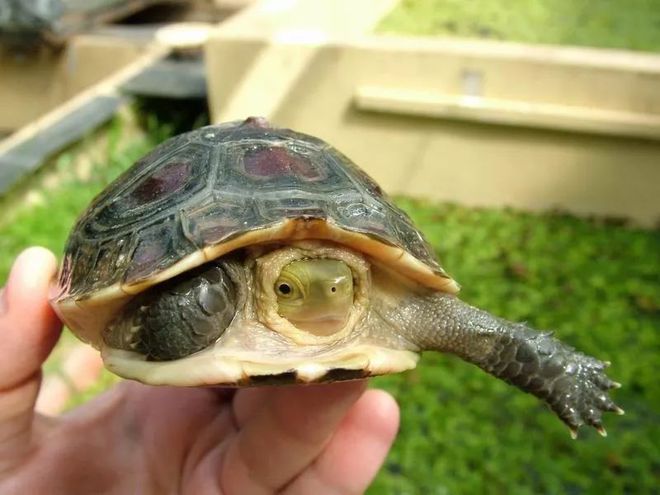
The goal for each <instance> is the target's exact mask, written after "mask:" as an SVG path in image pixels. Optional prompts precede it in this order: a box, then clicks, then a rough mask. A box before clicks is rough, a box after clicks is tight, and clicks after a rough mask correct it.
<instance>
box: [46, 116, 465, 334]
mask: <svg viewBox="0 0 660 495" xmlns="http://www.w3.org/2000/svg"><path fill="white" fill-rule="evenodd" d="M289 239H327V240H332V241H334V242H338V243H340V244H344V245H348V246H350V247H352V248H353V249H356V250H358V251H361V252H364V253H366V254H368V255H371V256H373V257H375V258H377V259H379V260H381V261H382V262H384V263H387V264H391V265H393V266H394V267H395V268H397V270H398V271H399V272H400V273H403V274H405V275H407V276H409V277H410V278H412V279H414V280H416V281H418V282H419V283H421V284H424V285H427V286H429V287H432V288H435V289H438V290H444V291H448V292H456V291H457V290H458V288H457V285H456V283H455V282H454V281H453V280H452V279H451V278H450V277H449V276H448V275H446V273H445V272H444V271H443V270H442V268H441V267H440V266H439V264H438V262H437V261H436V258H435V255H434V254H433V251H432V250H431V248H430V247H429V245H428V243H427V242H426V241H425V240H424V237H423V236H422V234H421V233H420V232H419V231H418V230H417V229H416V228H415V227H414V226H413V224H412V222H411V220H410V219H409V217H408V216H407V215H406V214H405V213H404V212H403V211H401V210H400V209H399V208H397V207H396V206H395V205H394V204H393V203H392V202H391V201H390V200H389V198H388V197H387V196H386V195H385V194H384V193H383V191H382V190H381V189H380V187H379V186H378V185H377V184H376V183H375V182H374V180H373V179H371V178H370V177H369V176H368V175H367V174H366V173H365V172H364V171H362V170H361V169H360V168H358V167H357V166H356V165H355V164H354V163H353V162H351V161H350V160H349V159H348V158H347V157H346V156H344V155H343V154H341V153H340V152H339V151H337V150H336V149H334V148H333V147H332V146H330V145H329V144H327V143H326V142H324V141H322V140H320V139H318V138H315V137H312V136H309V135H305V134H301V133H298V132H294V131H292V130H290V129H281V128H274V127H271V126H270V125H269V124H268V122H266V121H265V120H264V119H261V118H249V119H247V120H245V121H243V122H230V123H226V124H222V125H215V126H207V127H203V128H200V129H197V130H194V131H192V132H188V133H185V134H182V135H179V136H177V137H174V138H172V139H169V140H167V141H165V142H164V143H162V144H161V145H160V146H158V147H157V148H155V149H154V150H153V151H152V152H151V153H149V154H148V155H147V156H145V157H144V158H142V159H141V160H140V161H138V162H137V163H136V164H135V165H134V166H133V167H132V168H130V169H129V170H128V171H126V172H125V173H124V174H123V175H121V176H120V177H119V178H118V179H116V180H115V181H114V182H113V183H112V184H110V185H109V186H108V187H107V189H106V190H105V191H103V192H102V193H101V194H100V195H99V196H98V197H97V198H96V199H95V200H94V201H93V202H92V204H91V205H90V206H89V208H88V209H87V210H86V211H85V212H84V213H83V215H82V216H81V218H80V219H79V221H78V222H77V224H76V225H75V227H74V228H73V230H72V232H71V234H70V237H69V240H68V243H67V247H66V251H65V254H64V260H63V264H62V269H61V272H60V277H59V283H58V289H57V291H56V293H55V295H54V302H55V307H56V309H58V308H59V309H60V311H58V312H59V313H60V316H62V317H63V319H64V320H65V322H67V323H69V322H68V321H67V320H68V319H70V318H69V317H70V316H71V314H73V310H67V309H66V308H67V306H70V305H71V304H75V305H77V306H78V307H80V306H81V304H82V305H83V306H84V305H85V301H87V304H92V303H95V304H93V305H95V306H103V305H104V304H106V303H107V302H108V301H111V300H114V299H117V300H120V299H122V297H124V296H126V295H127V294H129V295H132V294H136V293H139V292H141V291H143V290H144V289H146V288H147V287H150V286H152V285H154V284H156V283H159V282H161V281H163V280H166V279H168V278H171V277H173V276H175V275H177V274H179V273H182V272H184V271H187V270H189V269H191V268H193V267H195V266H198V265H200V264H202V263H204V262H206V261H208V260H210V259H214V258H216V257H218V256H222V255H223V254H225V253H227V252H230V251H233V250H235V249H238V248H241V247H245V246H248V245H252V244H256V243H262V242H273V241H286V240H289ZM124 298H125V297H124ZM70 326H71V325H70ZM73 326H74V328H75V327H76V326H80V325H76V324H75V322H73Z"/></svg>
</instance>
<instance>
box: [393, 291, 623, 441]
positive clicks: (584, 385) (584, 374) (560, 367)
mask: <svg viewBox="0 0 660 495" xmlns="http://www.w3.org/2000/svg"><path fill="white" fill-rule="evenodd" d="M390 311H391V312H396V314H392V313H391V312H390V314H389V316H387V313H388V312H381V315H383V316H385V318H386V319H389V318H392V317H394V318H396V319H397V322H398V323H397V325H398V326H399V328H401V330H403V336H404V337H405V338H407V339H409V340H410V341H411V342H412V343H413V344H415V345H416V346H417V347H418V348H419V349H420V350H435V351H441V352H449V353H452V354H456V355H458V356H459V357H461V358H463V359H465V360H466V361H469V362H471V363H473V364H476V365H477V366H479V367H480V368H481V369H483V370H484V371H487V372H488V373H491V374H492V375H494V376H496V377H498V378H501V379H502V380H505V381H506V382H508V383H510V384H512V385H515V386H516V387H518V388H520V389H521V390H523V391H525V392H528V393H531V394H534V395H535V396H537V397H539V398H540V399H542V400H544V401H545V402H546V403H547V404H548V405H549V406H550V408H551V409H552V410H553V411H554V412H555V414H557V416H558V417H559V418H560V419H561V420H562V421H564V423H566V424H567V425H568V427H569V428H570V429H571V435H572V436H573V438H575V437H576V436H577V429H578V427H579V426H581V425H582V424H585V423H586V424H588V425H591V426H593V427H595V428H596V429H597V430H598V432H599V433H600V434H601V435H603V436H604V435H605V434H606V433H605V429H604V428H603V426H602V423H601V416H602V413H603V411H612V412H615V413H618V414H623V410H622V409H620V408H619V407H618V406H617V405H616V404H615V403H614V402H613V401H612V400H611V399H610V398H609V396H608V390H609V389H612V388H618V387H619V386H620V384H618V383H616V382H614V381H612V380H610V379H609V378H608V377H607V376H606V375H605V368H606V367H607V366H608V365H609V363H607V362H603V361H599V360H598V359H596V358H593V357H591V356H587V355H585V354H582V353H581V352H577V351H575V349H573V348H572V347H570V346H568V345H566V344H563V343H562V342H560V341H559V340H557V339H555V338H554V337H552V333H551V332H538V331H536V330H533V329H531V328H530V327H528V326H526V325H525V324H523V323H513V322H509V321H506V320H504V319H502V318H497V317H495V316H493V315H491V314H489V313H487V312H486V311H482V310H480V309H477V308H475V307H472V306H470V305H468V304H466V303H464V302H463V301H461V300H460V299H458V298H457V297H455V296H452V295H448V294H442V293H432V294H428V295H424V296H417V297H411V298H410V299H408V301H407V302H405V303H404V304H402V305H399V306H398V308H390ZM390 321H391V320H390ZM402 323H403V326H402V325H401V324H402ZM402 327H403V328H402Z"/></svg>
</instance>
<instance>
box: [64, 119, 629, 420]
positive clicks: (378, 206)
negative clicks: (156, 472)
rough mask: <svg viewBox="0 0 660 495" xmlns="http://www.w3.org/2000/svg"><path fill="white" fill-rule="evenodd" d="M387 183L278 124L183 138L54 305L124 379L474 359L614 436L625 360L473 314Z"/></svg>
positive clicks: (145, 170) (311, 374)
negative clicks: (617, 373) (613, 364)
mask: <svg viewBox="0 0 660 495" xmlns="http://www.w3.org/2000/svg"><path fill="white" fill-rule="evenodd" d="M457 292H458V285H457V284H456V282H454V280H452V279H451V277H449V276H448V275H447V274H446V273H445V272H444V271H443V269H442V268H441V267H440V265H439V264H438V263H437V261H436V259H435V256H434V254H433V252H432V250H431V249H430V247H429V246H428V244H427V243H426V241H425V240H424V238H423V236H422V235H421V234H420V233H419V232H418V231H417V229H416V228H415V227H414V226H413V225H412V223H411V221H410V219H409V218H408V217H407V216H406V215H405V213H403V212H402V211H401V210H400V209H398V208H397V207H396V206H394V205H393V204H392V203H391V202H390V200H389V199H388V198H387V196H386V195H385V194H384V193H383V192H382V191H381V190H380V188H379V187H378V185H377V184H376V183H375V182H374V181H373V180H372V179H371V178H369V177H368V176H367V175H366V174H365V173H364V172H362V171H361V170H360V169H359V168H358V167H357V166H356V165H354V164H353V163H352V162H351V161H350V160H349V159H348V158H346V157H345V156H344V155H342V154H341V153H339V152H338V151H337V150H335V149H334V148H332V147H331V146H330V145H328V144H327V143H325V142H323V141H321V140H320V139H317V138H314V137H311V136H308V135H304V134H300V133H297V132H294V131H291V130H288V129H279V128H274V127H271V126H270V124H268V122H266V121H265V120H264V119H260V118H250V119H247V120H246V121H244V122H231V123H228V124H223V125H219V126H209V127H204V128H202V129H199V130H196V131H192V132H189V133H186V134H183V135H180V136H178V137H175V138H172V139H170V140H168V141H167V142H165V143H164V144H162V145H161V146H159V147H157V148H156V149H155V150H154V151H153V152H152V153H150V154H149V155H147V156H146V157H144V158H143V159H142V160H140V161H139V162H138V163H137V164H135V166H134V167H133V168H131V169H130V170H128V171H127V172H126V173H124V174H123V175H122V176H121V177H119V178H118V179H117V180H116V181H115V182H114V183H112V184H111V185H110V186H109V187H108V188H107V189H106V190H105V191H104V192H103V193H101V195H99V196H98V197H97V198H96V199H95V200H94V201H93V203H92V204H91V205H90V206H89V208H88V209H87V211H86V212H85V213H84V214H83V216H82V217H81V218H80V220H79V221H78V223H77V224H76V226H75V227H74V229H73V231H72V232H71V235H70V238H69V241H68V245H67V248H66V253H65V256H64V260H63V264H62V269H61V272H60V277H59V283H58V287H57V290H56V292H55V294H54V296H53V300H52V302H53V306H54V308H55V310H56V311H57V312H58V314H59V315H60V317H61V318H62V320H63V321H64V322H65V323H66V324H67V325H68V326H69V328H71V329H72V330H73V331H74V332H75V333H76V334H77V335H78V336H79V337H80V338H81V339H83V340H84V341H86V342H89V343H91V344H92V345H94V346H96V347H98V348H100V349H101V352H102V356H103V358H104V361H105V364H106V366H107V367H108V368H109V369H110V370H112V371H114V372H115V373H117V374H119V375H122V376H124V377H127V378H132V379H136V380H140V381H142V382H145V383H152V384H170V385H182V386H198V385H254V384H271V383H274V384H281V383H290V382H302V383H310V382H323V381H335V380H344V379H354V378H359V377H365V376H371V375H378V374H384V373H392V372H398V371H403V370H406V369H410V368H413V367H414V366H415V365H416V363H417V359H418V355H419V352H420V351H424V350H435V351H440V352H449V353H453V354H456V355H458V356H460V357H461V358H463V359H464V360H466V361H468V362H471V363H473V364H475V365H477V366H479V367H480V368H482V369H483V370H485V371H487V372H489V373H491V374H493V375H495V376H496V377H498V378H501V379H503V380H505V381H507V382H508V383H511V384H513V385H515V386H517V387H518V388H520V389H522V390H524V391H525V392H529V393H532V394H534V395H536V396H537V397H539V398H541V399H543V400H544V401H545V402H546V403H547V404H548V405H549V406H550V407H551V409H552V410H553V411H554V412H555V413H556V414H557V415H558V416H559V417H560V418H561V419H562V420H563V421H564V422H565V423H566V424H567V425H568V426H569V427H570V428H571V431H572V432H573V433H575V432H576V430H577V428H578V427H579V426H580V425H581V424H584V423H587V424H589V425H591V426H594V427H596V428H597V429H598V430H599V431H600V432H601V433H604V429H603V428H602V425H601V415H602V412H603V411H613V412H618V413H622V411H621V409H619V408H618V407H617V406H616V405H615V404H614V403H613V402H612V401H611V399H610V398H609V397H608V394H607V391H608V390H609V389H610V388H614V387H616V386H618V384H617V383H615V382H612V381H611V380H609V379H608V378H607V377H606V375H605V373H604V369H605V367H606V366H607V363H605V362H602V361H599V360H597V359H595V358H592V357H589V356H586V355H584V354H581V353H579V352H576V351H575V350H573V349H572V348H571V347H569V346H566V345H565V344H562V343H561V342H560V341H558V340H556V339H555V338H553V337H552V336H551V334H550V333H547V332H546V333H540V332H537V331H535V330H533V329H531V328H529V327H527V326H526V325H524V324H522V323H512V322H508V321H506V320H503V319H501V318H497V317H495V316H492V315H490V314H488V313H487V312H485V311H482V310H479V309H477V308H474V307H472V306H469V305H467V304H465V303H463V302H462V301H460V300H459V299H458V298H457V297H456V293H457Z"/></svg>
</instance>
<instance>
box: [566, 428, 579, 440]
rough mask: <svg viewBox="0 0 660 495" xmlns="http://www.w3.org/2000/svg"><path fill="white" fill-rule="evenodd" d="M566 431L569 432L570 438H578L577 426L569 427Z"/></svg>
mask: <svg viewBox="0 0 660 495" xmlns="http://www.w3.org/2000/svg"><path fill="white" fill-rule="evenodd" d="M568 432H569V433H570V434H571V438H572V439H573V440H577V438H578V429H577V428H569V429H568Z"/></svg>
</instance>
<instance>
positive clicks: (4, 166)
mask: <svg viewBox="0 0 660 495" xmlns="http://www.w3.org/2000/svg"><path fill="white" fill-rule="evenodd" d="M169 53H170V48H168V47H165V46H162V45H156V44H154V45H152V46H150V47H149V48H148V49H147V50H146V52H145V53H144V54H143V55H142V56H140V57H139V58H138V59H136V60H135V61H134V62H133V63H131V64H130V65H128V66H126V67H124V68H123V69H122V70H120V71H118V72H117V73H115V74H113V75H112V76H110V77H108V78H106V79H104V80H103V81H101V82H100V83H98V84H96V85H94V86H92V87H90V88H89V89H87V90H85V91H83V92H82V93H80V94H78V95H77V96H75V97H74V98H72V99H71V100H69V101H68V102H66V103H64V104H63V105H61V106H59V107H57V108H56V109H55V110H53V111H51V112H49V113H47V114H46V115H44V116H43V117H42V118H40V119H39V120H37V121H35V122H34V123H32V124H29V125H27V126H25V127H23V128H22V129H20V130H18V131H17V132H15V133H14V134H12V135H11V136H9V137H8V138H6V139H5V140H3V141H0V193H2V192H4V191H7V190H8V189H9V188H10V187H11V186H12V185H13V184H14V183H15V182H16V181H18V180H19V179H20V178H21V177H23V176H24V175H25V174H27V173H29V172H31V171H33V170H35V169H36V168H38V167H39V165H40V164H41V163H42V162H43V160H44V159H45V158H47V157H48V156H49V155H50V154H52V153H54V152H56V151H58V150H60V149H62V148H63V147H65V146H66V145H68V144H70V143H71V142H73V141H75V140H76V139H79V138H80V137H82V136H83V135H84V134H85V133H87V132H89V131H90V130H91V129H93V128H94V127H96V126H98V125H99V124H100V123H102V122H103V121H104V120H107V119H109V118H110V117H111V116H112V114H113V113H114V112H115V111H116V110H117V109H118V108H119V106H120V101H121V96H120V92H119V90H120V88H121V86H122V85H123V84H124V83H126V82H127V81H129V80H131V79H133V78H134V77H135V76H136V75H138V74H140V73H141V72H143V71H144V70H146V69H148V68H149V67H151V66H152V65H154V64H156V63H158V62H160V61H162V60H163V59H164V58H165V57H166V56H167V55H168V54H169ZM44 136H45V137H50V138H51V139H52V140H53V141H52V142H50V143H46V142H45V141H44V140H45V139H46V138H45V137H44ZM42 147H43V148H42Z"/></svg>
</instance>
